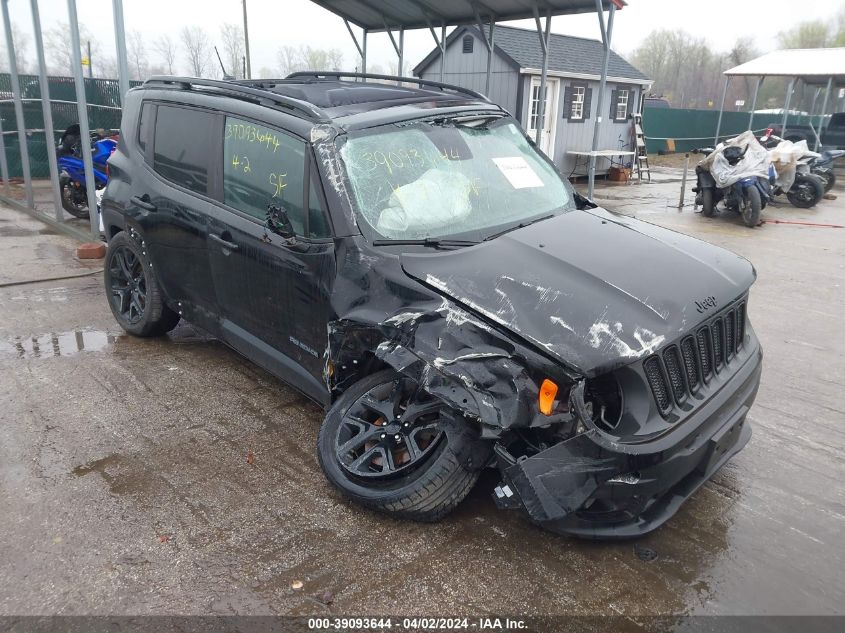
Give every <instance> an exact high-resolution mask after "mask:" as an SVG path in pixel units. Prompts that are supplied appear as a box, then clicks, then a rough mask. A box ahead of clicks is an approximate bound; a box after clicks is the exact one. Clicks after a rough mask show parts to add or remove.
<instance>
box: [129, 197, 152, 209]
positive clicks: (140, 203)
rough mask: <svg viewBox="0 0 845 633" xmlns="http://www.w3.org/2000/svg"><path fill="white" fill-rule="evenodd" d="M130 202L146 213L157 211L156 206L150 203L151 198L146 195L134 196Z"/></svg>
mask: <svg viewBox="0 0 845 633" xmlns="http://www.w3.org/2000/svg"><path fill="white" fill-rule="evenodd" d="M129 202H131V203H132V204H134V205H135V206H136V207H138V208H140V209H144V210H145V211H155V210H156V208H157V207H156V205H154V204H153V203H152V202H150V196H149V195H147V194H146V193H145V194H144V195H143V196H132V197H131V198H129Z"/></svg>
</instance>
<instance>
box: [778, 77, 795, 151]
mask: <svg viewBox="0 0 845 633" xmlns="http://www.w3.org/2000/svg"><path fill="white" fill-rule="evenodd" d="M794 87H795V77H793V78H792V79H790V80H789V88H787V89H786V101H785V102H784V104H783V121H782V122H781V124H780V137H781V138H783V139H785V138H786V120H787V119H788V118H789V102H790V101H791V100H792V89H793V88H794Z"/></svg>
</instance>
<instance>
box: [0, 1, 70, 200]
mask: <svg viewBox="0 0 845 633" xmlns="http://www.w3.org/2000/svg"><path fill="white" fill-rule="evenodd" d="M2 5H3V28H4V30H5V33H6V48H7V50H8V51H9V75H10V78H11V80H12V97H13V98H14V100H15V121H16V122H17V125H18V144H19V145H20V155H21V170H22V171H23V181H24V186H25V188H26V206H27V207H29V208H30V209H34V208H35V202H34V200H33V196H32V177H31V176H30V173H29V148H28V147H27V144H26V122H25V121H24V118H23V101H22V100H21V97H22V95H21V84H20V81H19V79H18V63H17V59H16V58H15V42H14V41H13V40H12V22H11V21H10V20H9V0H2ZM80 63H81V62H80Z"/></svg>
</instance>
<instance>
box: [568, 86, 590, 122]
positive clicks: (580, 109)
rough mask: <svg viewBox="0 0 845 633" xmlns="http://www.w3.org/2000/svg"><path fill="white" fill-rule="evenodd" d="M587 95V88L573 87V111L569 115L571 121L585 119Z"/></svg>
mask: <svg viewBox="0 0 845 633" xmlns="http://www.w3.org/2000/svg"><path fill="white" fill-rule="evenodd" d="M586 94H587V87H586V86H573V87H572V111H571V112H570V114H569V118H570V119H573V120H579V121H580V120H581V119H583V118H584V97H585V95H586Z"/></svg>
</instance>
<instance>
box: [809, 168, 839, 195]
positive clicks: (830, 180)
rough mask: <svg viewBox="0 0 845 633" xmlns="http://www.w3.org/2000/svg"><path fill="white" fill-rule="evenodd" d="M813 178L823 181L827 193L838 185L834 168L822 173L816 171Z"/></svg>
mask: <svg viewBox="0 0 845 633" xmlns="http://www.w3.org/2000/svg"><path fill="white" fill-rule="evenodd" d="M813 176H815V177H817V178H818V179H819V180H821V181H822V184H823V185H824V192H825V193H827V192H828V191H830V190H831V189H833V185H835V184H836V174H835V173H834V171H833V168H832V167H831V168H830V169H825V170H822V171H814V172H813Z"/></svg>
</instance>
